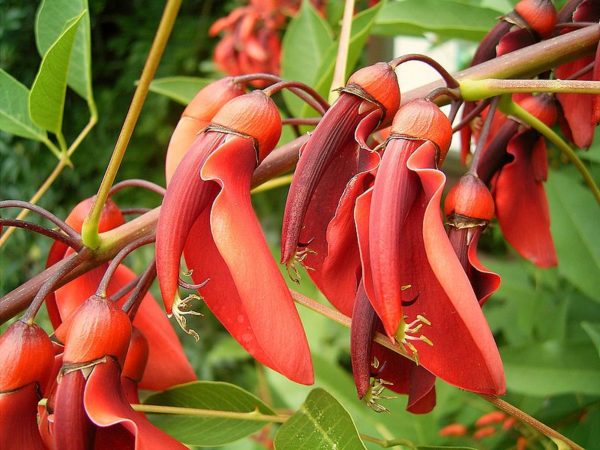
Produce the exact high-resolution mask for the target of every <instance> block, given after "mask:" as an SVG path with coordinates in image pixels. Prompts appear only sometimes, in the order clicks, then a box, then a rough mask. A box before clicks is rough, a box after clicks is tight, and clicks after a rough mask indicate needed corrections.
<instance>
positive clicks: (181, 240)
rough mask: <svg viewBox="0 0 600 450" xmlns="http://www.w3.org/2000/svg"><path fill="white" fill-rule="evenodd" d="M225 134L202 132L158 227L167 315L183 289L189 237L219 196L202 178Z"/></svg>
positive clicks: (169, 190) (167, 199)
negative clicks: (182, 273)
mask: <svg viewBox="0 0 600 450" xmlns="http://www.w3.org/2000/svg"><path fill="white" fill-rule="evenodd" d="M225 137H226V135H225V134H222V133H215V132H209V133H202V134H201V135H199V136H198V137H197V138H196V140H195V141H194V143H193V144H192V146H191V147H190V149H189V151H188V152H187V154H186V155H185V157H184V158H183V160H182V161H181V163H180V164H179V165H178V166H177V170H175V174H174V175H173V179H172V180H171V183H170V184H169V186H168V188H167V193H166V194H165V198H164V200H163V203H162V207H161V211H160V216H159V218H158V224H157V225H156V272H157V274H158V281H159V284H160V291H161V294H162V298H163V302H164V304H165V308H166V309H167V313H168V314H171V309H172V307H173V301H174V300H175V297H176V296H177V291H178V288H179V284H178V281H179V265H180V262H181V254H182V252H183V248H184V246H185V241H186V239H187V234H188V231H189V229H190V228H191V227H192V225H193V223H194V221H195V220H196V218H197V217H198V215H199V214H200V213H201V212H202V210H203V209H204V208H206V207H207V206H208V205H209V202H210V200H211V199H212V198H213V197H214V195H215V186H214V185H213V184H208V183H205V182H204V181H203V180H202V178H201V177H200V168H201V167H202V165H203V164H204V162H205V161H206V159H207V158H208V156H209V155H210V154H211V153H212V152H213V151H214V150H215V149H216V148H217V147H218V146H219V145H220V144H221V143H222V142H223V141H224V139H225Z"/></svg>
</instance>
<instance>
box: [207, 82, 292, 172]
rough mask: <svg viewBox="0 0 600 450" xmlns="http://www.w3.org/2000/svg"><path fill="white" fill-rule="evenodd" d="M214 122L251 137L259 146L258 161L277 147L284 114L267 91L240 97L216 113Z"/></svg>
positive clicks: (257, 91)
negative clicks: (281, 114) (280, 113)
mask: <svg viewBox="0 0 600 450" xmlns="http://www.w3.org/2000/svg"><path fill="white" fill-rule="evenodd" d="M212 123H213V124H215V125H220V126H222V127H226V128H228V129H230V130H233V131H234V132H237V133H240V134H243V135H247V136H250V137H252V138H254V139H255V140H256V144H257V146H258V149H257V150H258V153H257V157H258V162H260V161H262V160H263V159H265V157H266V156H267V155H268V154H269V153H270V152H271V150H273V149H274V148H275V146H276V145H277V142H278V141H279V137H280V136H281V116H280V115H279V110H278V109H277V106H276V105H275V103H274V102H273V100H271V98H270V97H268V96H267V95H266V94H265V93H264V92H263V91H261V90H256V91H252V92H250V93H249V94H245V95H241V96H239V97H236V98H234V99H232V100H230V101H229V102H227V104H226V105H225V106H223V107H222V108H221V109H220V110H219V112H218V113H217V114H216V115H215V117H214V119H213V121H212Z"/></svg>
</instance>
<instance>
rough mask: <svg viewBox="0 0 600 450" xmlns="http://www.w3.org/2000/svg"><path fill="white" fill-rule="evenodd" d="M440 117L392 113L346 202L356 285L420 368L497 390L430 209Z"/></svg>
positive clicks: (434, 198)
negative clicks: (366, 173) (368, 181)
mask: <svg viewBox="0 0 600 450" xmlns="http://www.w3.org/2000/svg"><path fill="white" fill-rule="evenodd" d="M451 136H452V129H451V125H450V122H449V121H448V119H447V118H446V116H444V114H443V113H442V112H441V111H440V110H439V108H438V107H437V106H436V105H435V104H433V103H431V102H429V101H427V100H415V101H412V102H410V103H408V104H407V105H405V106H404V107H403V108H401V109H400V111H399V112H398V114H397V115H396V117H395V118H394V122H393V124H392V135H391V136H390V140H389V141H388V144H387V146H386V148H385V150H384V154H383V157H382V160H381V164H380V166H379V168H378V171H377V176H376V178H375V183H374V186H373V188H371V189H369V190H368V191H367V192H365V193H364V194H363V195H361V196H360V197H359V199H358V200H357V202H356V208H355V221H356V228H357V231H358V239H359V245H360V253H361V261H362V268H363V282H364V286H365V291H366V293H367V296H368V297H369V300H370V302H371V304H372V305H373V308H374V309H375V311H376V312H377V315H378V316H379V318H380V319H381V321H382V323H383V326H384V329H385V332H386V333H387V334H388V336H390V338H391V339H393V340H397V341H399V342H400V343H401V344H402V345H404V347H405V349H406V350H407V351H408V352H410V353H412V354H413V356H414V357H415V358H416V359H418V361H419V363H420V365H421V366H423V368H425V369H427V370H428V371H430V372H431V373H432V374H434V375H436V376H438V377H440V378H442V379H444V380H445V381H446V382H448V383H450V384H453V385H455V386H458V387H461V388H463V389H466V390H470V391H474V392H480V393H488V394H501V393H503V392H504V390H505V381H504V373H503V369H502V362H501V360H500V355H499V354H498V349H497V348H496V345H495V343H494V338H493V336H492V333H491V331H490V329H489V327H488V325H487V322H486V320H485V317H484V316H483V313H482V312H481V308H480V307H479V305H478V303H477V299H476V296H475V293H474V292H473V288H472V287H471V284H470V282H469V279H468V277H467V276H466V274H465V272H464V270H463V268H462V266H461V264H460V261H459V260H458V258H457V256H456V254H455V252H454V250H453V248H452V245H451V244H450V241H449V240H448V237H447V235H446V231H445V229H444V225H443V223H442V221H441V217H440V213H439V204H440V200H441V195H442V191H443V188H444V184H445V176H444V174H443V173H442V172H441V171H439V170H437V166H438V164H440V163H441V162H442V161H443V159H444V157H445V154H446V152H447V150H448V147H449V145H450V138H451Z"/></svg>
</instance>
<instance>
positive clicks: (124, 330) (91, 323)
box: [63, 295, 131, 364]
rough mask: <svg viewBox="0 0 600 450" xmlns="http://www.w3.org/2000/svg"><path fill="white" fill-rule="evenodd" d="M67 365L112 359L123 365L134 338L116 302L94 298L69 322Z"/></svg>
mask: <svg viewBox="0 0 600 450" xmlns="http://www.w3.org/2000/svg"><path fill="white" fill-rule="evenodd" d="M68 321H69V323H68V328H67V331H66V333H67V334H66V339H65V352H64V355H63V361H64V363H65V364H80V363H87V362H90V361H94V360H97V359H99V358H102V357H103V356H107V355H108V356H112V357H114V358H116V359H117V360H118V361H119V362H121V363H122V362H123V360H124V359H125V355H126V353H127V348H128V347H129V340H130V338H131V322H130V320H129V316H127V314H126V313H125V312H124V311H123V310H122V309H120V308H119V307H118V305H117V304H116V303H115V302H111V301H107V300H106V299H103V298H100V297H97V296H95V295H94V296H92V297H90V298H88V299H87V300H86V301H85V302H84V303H83V304H82V305H81V306H80V307H79V309H77V311H75V313H73V315H72V316H71V317H70V318H69V319H68Z"/></svg>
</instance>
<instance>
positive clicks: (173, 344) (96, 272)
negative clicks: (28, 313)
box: [46, 198, 196, 390]
mask: <svg viewBox="0 0 600 450" xmlns="http://www.w3.org/2000/svg"><path fill="white" fill-rule="evenodd" d="M91 204H92V199H91V198H90V199H87V200H84V201H82V202H81V203H79V204H78V205H77V206H76V207H75V208H74V209H73V211H72V212H71V213H70V214H69V216H68V217H67V219H66V222H67V224H69V225H70V226H71V227H73V228H74V229H75V230H76V231H81V226H82V224H83V220H84V219H85V217H86V216H87V214H88V212H89V210H90V207H91ZM123 223H124V219H123V215H122V214H121V211H120V210H119V208H118V206H117V205H116V204H115V203H114V202H113V201H112V200H110V199H109V200H108V201H107V203H106V205H105V207H104V209H103V210H102V215H101V217H100V226H99V230H100V232H104V231H108V230H110V229H113V228H116V227H117V226H119V225H121V224H123ZM71 253H72V250H70V249H68V248H67V247H66V245H64V244H63V243H60V242H56V243H54V245H53V246H52V248H51V249H50V253H49V255H48V260H47V265H48V266H50V265H52V264H54V263H56V262H57V261H59V260H61V259H62V258H64V257H66V256H68V255H69V254H71ZM107 267H108V263H107V264H103V265H101V266H99V267H97V268H95V269H92V270H91V271H89V272H87V273H85V274H83V275H81V276H79V277H77V278H76V279H74V280H73V281H71V282H69V283H67V284H66V285H64V286H63V287H61V288H60V289H58V290H56V292H54V293H52V294H50V295H49V296H47V297H46V306H47V309H48V314H49V316H50V319H51V321H52V324H53V326H54V328H55V329H58V328H59V326H60V325H61V324H62V322H63V321H64V320H65V319H67V318H68V317H69V316H70V315H71V314H73V313H74V312H75V311H76V310H77V308H78V307H79V306H80V305H81V304H82V303H83V302H84V301H85V300H86V299H87V298H89V297H91V296H92V295H93V294H94V293H95V292H96V289H97V287H98V284H99V283H100V280H101V279H102V277H103V275H104V272H105V271H106V269H107ZM135 278H136V275H135V274H134V273H133V271H131V270H130V269H129V268H128V267H126V266H125V265H123V264H121V265H120V266H119V267H118V268H117V270H116V272H115V273H114V275H113V277H112V278H111V280H110V283H109V285H108V290H107V294H108V295H109V296H110V295H112V294H114V293H116V292H117V291H119V290H120V289H121V288H123V287H125V286H127V285H129V284H130V283H132V282H133V281H134V280H135ZM125 300H126V296H123V297H122V298H121V299H120V300H119V305H121V304H123V303H124V302H125ZM134 325H135V326H137V327H139V328H140V330H141V331H142V332H143V333H144V335H145V336H146V338H147V339H148V343H149V358H148V367H147V369H146V370H145V372H144V377H143V379H142V381H141V383H140V386H141V387H142V388H143V389H151V390H163V389H167V388H169V387H171V386H173V385H176V384H181V383H186V382H188V381H194V380H195V379H196V375H195V373H194V369H193V368H192V366H191V364H190V362H189V360H188V359H187V357H186V356H185V353H184V351H183V347H182V346H181V343H180V341H179V338H178V337H177V334H176V333H175V331H174V330H173V328H172V326H171V324H170V323H169V320H168V319H167V317H166V315H165V313H164V311H163V310H162V309H161V308H160V306H159V305H158V303H157V302H156V300H155V299H154V298H153V297H152V294H150V293H147V294H146V295H145V296H144V298H143V300H142V302H141V304H140V307H139V310H138V312H137V314H136V317H135V320H134Z"/></svg>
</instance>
